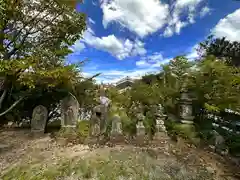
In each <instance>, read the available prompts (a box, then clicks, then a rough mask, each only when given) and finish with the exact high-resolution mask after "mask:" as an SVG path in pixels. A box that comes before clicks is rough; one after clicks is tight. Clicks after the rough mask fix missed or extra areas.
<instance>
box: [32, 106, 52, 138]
mask: <svg viewBox="0 0 240 180" xmlns="http://www.w3.org/2000/svg"><path fill="white" fill-rule="evenodd" d="M47 118H48V111H47V108H46V107H44V106H42V105H39V106H37V107H35V108H34V110H33V114H32V120H31V131H32V132H33V133H35V134H36V133H40V134H43V133H44V131H45V127H46V123H47Z"/></svg>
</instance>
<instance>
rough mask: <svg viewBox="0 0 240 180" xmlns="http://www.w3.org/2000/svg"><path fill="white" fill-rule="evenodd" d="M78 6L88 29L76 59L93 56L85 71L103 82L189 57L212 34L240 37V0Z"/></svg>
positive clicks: (102, 1)
mask: <svg viewBox="0 0 240 180" xmlns="http://www.w3.org/2000/svg"><path fill="white" fill-rule="evenodd" d="M77 10H78V11H80V12H84V13H85V14H86V15H87V24H88V29H87V30H86V31H85V32H84V34H83V38H82V39H80V40H78V41H77V42H76V43H75V45H74V46H72V50H73V53H72V54H71V55H69V56H68V57H67V60H68V61H69V62H71V63H77V62H79V61H82V60H84V59H88V61H87V62H86V64H85V66H84V67H83V69H82V71H83V75H84V76H91V75H94V74H96V73H102V74H101V75H100V76H99V77H97V78H96V80H97V82H98V83H101V82H103V83H114V82H116V81H118V80H119V79H121V78H123V77H125V76H130V77H132V78H139V77H141V76H142V75H144V74H147V73H153V72H157V71H159V70H160V66H161V64H164V63H167V62H168V61H169V60H170V59H172V58H174V57H176V56H177V55H186V56H187V57H188V58H189V59H190V60H191V59H194V58H196V57H197V53H196V51H195V48H196V46H197V44H198V43H199V42H201V41H203V40H204V39H205V38H206V37H207V36H208V35H209V34H210V33H212V34H214V35H215V36H217V37H223V36H225V37H227V38H228V39H229V40H231V41H235V40H237V41H240V1H235V0H85V2H84V3H83V4H79V5H78V6H77Z"/></svg>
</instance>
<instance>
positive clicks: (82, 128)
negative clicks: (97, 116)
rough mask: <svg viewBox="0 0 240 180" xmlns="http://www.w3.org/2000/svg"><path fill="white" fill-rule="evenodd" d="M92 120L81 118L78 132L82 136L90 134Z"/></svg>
mask: <svg viewBox="0 0 240 180" xmlns="http://www.w3.org/2000/svg"><path fill="white" fill-rule="evenodd" d="M89 129H90V122H89V121H86V120H81V121H79V122H78V124H77V134H78V135H79V136H80V137H83V138H86V137H88V135H89Z"/></svg>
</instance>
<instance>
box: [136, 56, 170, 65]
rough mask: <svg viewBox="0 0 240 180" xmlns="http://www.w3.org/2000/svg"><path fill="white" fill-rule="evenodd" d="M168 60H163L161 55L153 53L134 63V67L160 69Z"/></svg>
mask: <svg viewBox="0 0 240 180" xmlns="http://www.w3.org/2000/svg"><path fill="white" fill-rule="evenodd" d="M170 59H171V58H167V59H164V58H163V56H162V54H161V53H154V54H152V55H149V56H145V57H143V58H141V60H139V61H137V62H136V66H137V67H139V68H160V66H161V65H162V64H165V63H168V62H169V61H170Z"/></svg>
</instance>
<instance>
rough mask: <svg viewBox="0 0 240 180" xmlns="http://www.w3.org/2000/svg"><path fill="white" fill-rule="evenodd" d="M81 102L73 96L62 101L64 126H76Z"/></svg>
mask: <svg viewBox="0 0 240 180" xmlns="http://www.w3.org/2000/svg"><path fill="white" fill-rule="evenodd" d="M78 110H79V103H78V101H77V99H76V98H74V97H73V96H67V97H66V98H64V99H63V100H62V102H61V116H62V118H61V125H62V127H63V128H76V126H77V121H78V117H79V114H78Z"/></svg>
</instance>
